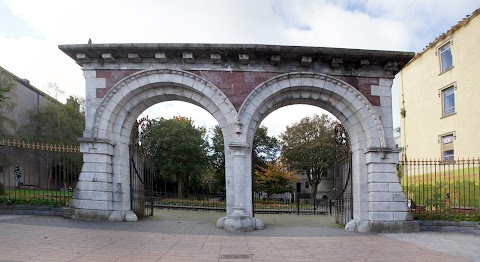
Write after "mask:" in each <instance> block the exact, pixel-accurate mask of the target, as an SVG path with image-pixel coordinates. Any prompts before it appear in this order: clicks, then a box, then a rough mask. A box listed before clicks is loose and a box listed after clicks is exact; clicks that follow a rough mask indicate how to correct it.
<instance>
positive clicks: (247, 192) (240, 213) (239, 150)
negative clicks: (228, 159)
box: [217, 143, 264, 232]
mask: <svg viewBox="0 0 480 262" xmlns="http://www.w3.org/2000/svg"><path fill="white" fill-rule="evenodd" d="M229 147H230V150H231V152H232V162H233V176H234V180H233V182H234V196H235V202H234V206H233V211H232V212H231V213H227V216H226V217H222V218H220V219H218V221H217V226H218V227H221V228H223V229H225V230H228V231H232V232H247V231H252V230H255V229H263V228H264V225H263V223H262V221H261V220H259V219H255V218H254V217H253V210H252V200H251V199H252V193H253V192H252V178H251V165H252V161H251V158H252V153H251V147H250V145H248V144H241V143H231V144H229Z"/></svg>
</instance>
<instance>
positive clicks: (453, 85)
mask: <svg viewBox="0 0 480 262" xmlns="http://www.w3.org/2000/svg"><path fill="white" fill-rule="evenodd" d="M449 88H453V104H454V105H453V112H451V113H448V114H447V113H445V111H446V109H445V95H444V94H445V91H446V90H447V89H449ZM456 91H457V82H453V83H451V84H448V85H446V86H444V87H442V88H440V89H438V97H440V104H441V108H442V118H444V117H448V116H451V115H455V114H456V113H457V108H456V106H455V100H456V99H455V95H456Z"/></svg>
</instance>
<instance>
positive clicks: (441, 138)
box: [438, 131, 457, 161]
mask: <svg viewBox="0 0 480 262" xmlns="http://www.w3.org/2000/svg"><path fill="white" fill-rule="evenodd" d="M448 137H451V140H448V139H447V138H448ZM455 140H457V135H456V133H455V131H453V132H448V133H445V134H441V135H439V136H438V143H439V144H440V156H441V159H442V161H453V160H455ZM449 144H453V145H452V149H451V151H452V152H453V153H452V155H451V157H450V156H448V159H445V154H444V153H445V152H446V151H450V150H445V145H449Z"/></svg>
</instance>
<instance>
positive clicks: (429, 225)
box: [418, 220, 480, 235]
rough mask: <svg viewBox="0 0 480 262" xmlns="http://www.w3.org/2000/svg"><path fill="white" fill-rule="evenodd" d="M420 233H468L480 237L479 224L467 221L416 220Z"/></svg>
mask: <svg viewBox="0 0 480 262" xmlns="http://www.w3.org/2000/svg"><path fill="white" fill-rule="evenodd" d="M418 221H419V223H420V232H421V231H428V232H431V231H435V232H452V233H469V234H475V235H480V224H479V223H478V222H468V221H459V222H455V221H443V220H418Z"/></svg>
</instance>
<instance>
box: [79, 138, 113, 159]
mask: <svg viewBox="0 0 480 262" xmlns="http://www.w3.org/2000/svg"><path fill="white" fill-rule="evenodd" d="M77 141H78V142H80V152H82V153H93V154H105V155H111V156H113V147H114V146H115V143H113V142H112V141H110V140H108V139H98V138H85V137H81V138H78V139H77Z"/></svg>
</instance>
